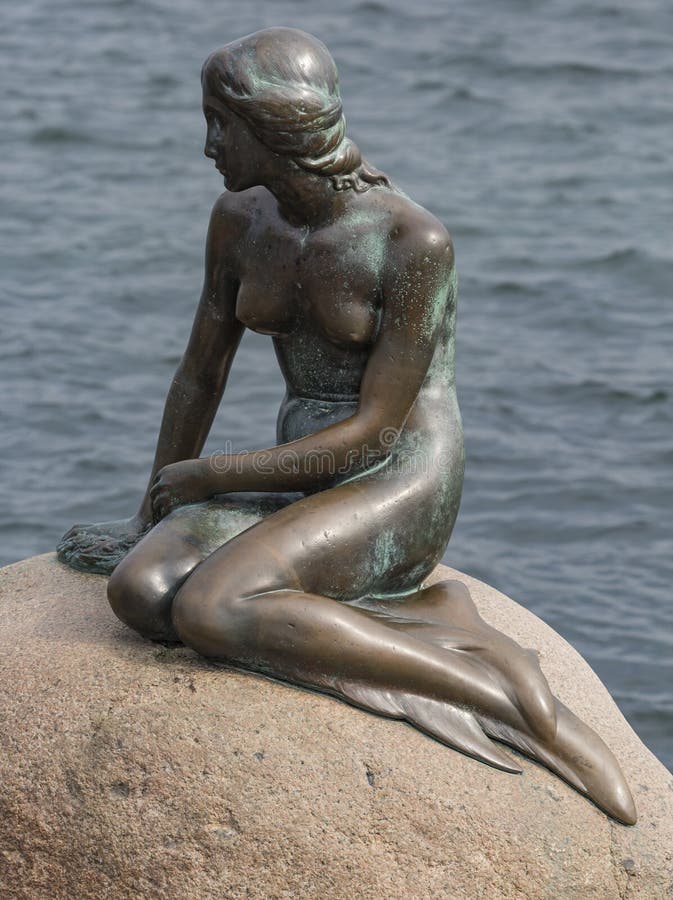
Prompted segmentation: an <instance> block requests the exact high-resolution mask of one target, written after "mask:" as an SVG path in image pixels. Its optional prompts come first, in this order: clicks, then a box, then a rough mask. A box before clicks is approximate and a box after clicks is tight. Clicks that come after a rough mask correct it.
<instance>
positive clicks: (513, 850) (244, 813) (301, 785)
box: [0, 554, 673, 900]
mask: <svg viewBox="0 0 673 900" xmlns="http://www.w3.org/2000/svg"><path fill="white" fill-rule="evenodd" d="M436 574H437V577H444V578H446V577H456V578H459V579H461V580H463V581H464V582H465V583H466V584H467V585H468V587H469V588H470V590H471V591H472V593H473V596H474V598H475V601H476V603H477V605H478V607H479V609H480V611H481V613H482V615H483V616H484V618H485V619H487V620H488V621H489V622H491V623H492V624H493V625H495V626H496V627H498V628H500V629H502V630H503V631H505V632H507V633H508V634H510V635H511V636H512V637H514V638H515V639H516V640H518V641H520V642H521V643H522V644H525V645H526V646H531V647H536V648H537V649H538V650H539V651H540V653H541V660H542V667H543V669H544V671H545V673H546V674H547V676H548V678H549V681H550V683H551V685H552V688H553V689H554V691H555V692H556V693H557V695H558V696H559V697H560V699H561V700H563V701H564V702H565V703H566V704H567V705H568V706H569V707H570V708H571V709H572V710H573V711H575V712H576V713H577V714H579V715H580V716H581V717H582V718H583V719H584V720H585V721H586V722H588V723H589V724H590V725H592V726H593V727H594V728H595V729H596V730H597V731H598V732H599V733H600V734H601V735H602V737H603V738H604V739H605V741H606V742H607V743H608V745H609V746H610V747H611V749H612V750H613V752H614V753H615V754H616V756H617V757H618V759H619V760H620V762H621V763H622V766H623V769H624V772H625V774H626V776H627V778H628V780H629V782H630V785H631V788H632V790H633V793H634V797H635V801H636V804H637V807H638V813H639V821H638V824H637V825H636V826H635V827H632V828H629V827H625V826H623V825H618V824H616V823H614V822H612V821H610V820H609V819H608V818H607V817H606V816H605V815H604V814H603V813H601V812H600V811H599V810H598V809H596V808H595V807H594V806H593V805H592V804H591V803H590V802H589V801H588V800H586V799H585V798H584V797H582V796H580V795H579V794H577V793H576V792H575V791H573V790H572V789H571V788H569V787H568V786H566V784H564V783H563V782H562V781H560V780H559V779H558V778H556V777H554V776H553V775H552V774H551V773H550V772H548V771H547V770H545V769H543V768H541V767H539V766H536V765H535V764H533V763H531V762H528V761H524V762H523V769H524V772H523V774H522V775H508V774H504V773H503V772H500V771H496V770H494V769H490V768H488V767H486V766H484V765H482V764H480V763H478V762H475V761H474V760H472V759H469V758H467V757H465V756H462V755H460V754H459V753H456V752H454V751H452V750H449V749H447V748H446V747H444V746H442V745H440V744H439V743H437V742H435V741H433V740H432V739H430V738H428V737H425V736H424V735H423V734H420V733H419V732H417V731H415V730H413V729H412V728H410V727H408V726H406V725H404V724H402V723H400V722H396V721H391V720H387V719H383V718H378V717H376V716H373V715H370V714H368V713H366V712H362V711H360V710H358V709H354V708H352V707H349V706H347V705H346V704H344V703H340V702H339V701H337V700H334V699H332V698H330V697H326V696H321V695H318V694H312V693H309V692H307V691H302V690H299V689H295V688H292V687H288V686H286V685H283V684H279V683H276V682H274V681H271V680H268V679H265V678H262V677H258V676H254V675H250V674H246V673H241V672H237V671H234V670H231V669H228V668H226V667H224V666H216V665H212V664H209V663H207V662H205V661H204V660H203V659H201V658H199V657H198V656H196V654H194V653H192V652H191V651H189V650H187V649H185V648H182V647H179V648H175V649H167V648H165V647H162V646H159V645H157V644H152V643H150V642H147V641H144V640H142V639H141V638H139V637H138V636H137V635H135V634H134V633H133V632H131V631H129V630H128V629H127V628H125V627H124V626H123V625H121V624H120V623H119V622H118V621H117V620H116V619H115V617H114V615H113V614H112V612H111V611H110V609H109V608H108V605H107V602H106V599H105V579H104V578H103V577H101V576H95V575H81V574H78V573H75V572H73V571H70V570H69V569H66V568H65V567H63V566H61V565H60V564H59V563H57V562H56V561H55V559H54V557H53V555H52V554H47V555H45V556H40V557H35V558H34V559H29V560H25V561H24V562H20V563H17V564H15V565H13V566H9V567H7V568H5V569H2V570H0V621H1V622H2V625H1V627H0V667H1V677H0V896H1V897H3V898H30V900H36V898H49V900H60V898H63V900H66V898H67V900H80V898H96V900H99V898H126V897H128V898H131V897H133V898H192V897H193V898H199V900H201V898H211V897H212V898H218V900H219V898H239V897H240V898H244V897H245V898H265V900H266V898H284V897H292V898H315V897H321V898H322V897H329V898H377V900H378V898H403V897H404V898H425V897H432V898H437V897H447V898H461V897H466V898H476V897H488V898H500V897H505V898H509V897H512V898H515V897H516V898H538V897H549V898H566V897H567V898H578V897H592V898H602V897H605V898H618V897H620V898H621V897H646V898H648V900H650V898H657V897H662V898H663V897H669V898H670V897H671V896H672V895H673V821H672V820H673V776H672V775H671V774H670V773H669V772H668V771H667V770H666V769H665V768H664V767H663V766H662V765H661V764H660V763H659V762H658V761H657V760H656V759H655V758H654V757H653V756H652V754H651V753H650V752H649V751H648V750H647V749H646V748H645V747H644V746H643V744H642V743H641V742H640V741H639V739H638V738H637V737H636V735H635V734H634V732H633V731H632V730H631V728H630V727H629V726H628V725H627V723H626V722H625V720H624V718H623V717H622V716H621V714H620V713H619V711H618V709H617V708H616V706H615V704H614V703H613V701H612V700H611V698H610V696H609V695H608V693H607V691H606V690H605V688H604V687H603V685H602V684H601V683H600V681H599V680H598V678H597V677H596V675H595V674H594V673H593V672H592V671H591V669H590V668H589V667H588V666H587V664H586V663H585V662H584V661H583V660H582V658H581V657H580V656H579V655H578V654H577V653H576V652H575V651H574V650H573V649H572V648H571V647H570V646H569V645H568V644H567V643H565V641H563V640H562V639H561V638H560V637H559V636H558V635H557V634H555V633H554V632H553V631H552V630H551V629H550V628H548V627H547V626H546V625H545V624H544V623H543V622H541V621H540V620H539V619H537V618H536V617H535V616H533V615H532V614H531V613H529V612H527V611H526V610H525V609H523V608H521V607H520V606H518V605H517V604H516V603H514V602H513V601H512V600H510V599H508V598H507V597H505V596H503V595H502V594H499V593H498V592H497V591H495V590H493V589H492V588H489V587H487V586H486V585H484V584H481V583H480V582H478V581H475V580H474V579H472V578H468V577H467V576H465V575H461V574H460V573H458V572H454V571H452V570H447V569H444V568H440V569H438V570H437V573H436Z"/></svg>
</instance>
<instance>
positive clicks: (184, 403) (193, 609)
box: [58, 28, 636, 823]
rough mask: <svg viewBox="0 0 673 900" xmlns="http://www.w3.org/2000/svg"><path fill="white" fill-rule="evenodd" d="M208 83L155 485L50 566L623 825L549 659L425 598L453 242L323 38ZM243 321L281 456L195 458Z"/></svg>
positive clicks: (437, 536) (246, 47)
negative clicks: (351, 128) (256, 354)
mask: <svg viewBox="0 0 673 900" xmlns="http://www.w3.org/2000/svg"><path fill="white" fill-rule="evenodd" d="M202 85H203V111H204V114H205V117H206V121H207V138H206V146H205V154H206V156H207V157H209V158H210V159H212V160H214V162H215V166H216V168H217V169H218V171H219V172H220V173H221V174H222V175H223V176H224V182H225V186H226V188H227V190H226V191H225V192H224V193H223V194H222V195H221V196H220V197H219V198H218V200H217V201H216V203H215V206H214V208H213V211H212V215H211V220H210V228H209V232H208V238H207V247H206V267H205V268H206V271H205V281H204V286H203V292H202V295H201V300H200V302H199V306H198V309H197V312H196V318H195V320H194V326H193V329H192V334H191V337H190V339H189V343H188V346H187V349H186V351H185V354H184V357H183V359H182V361H181V363H180V365H179V367H178V370H177V372H176V375H175V378H174V380H173V384H172V385H171V388H170V391H169V394H168V398H167V400H166V406H165V412H164V417H163V422H162V425H161V431H160V434H159V440H158V446H157V451H156V458H155V461H154V467H153V470H152V475H151V477H150V484H149V487H148V491H147V493H146V496H145V498H144V499H143V502H142V504H141V506H140V509H139V511H138V513H137V514H136V515H135V516H134V517H133V518H132V519H130V520H128V521H124V522H113V523H103V524H98V525H89V526H75V527H74V528H72V529H71V530H70V531H69V532H68V533H67V534H66V535H65V537H64V538H63V539H62V541H61V543H60V545H59V548H58V552H59V557H60V559H62V560H63V561H64V562H67V563H68V564H69V565H71V566H74V567H75V568H79V569H84V570H86V571H92V572H105V573H108V572H112V573H113V574H112V576H111V578H110V582H109V586H108V596H109V600H110V603H111V605H112V608H113V610H114V611H115V613H116V614H117V616H119V618H120V619H122V620H123V621H124V622H126V623H127V624H128V625H129V626H131V627H132V628H134V629H136V630H137V631H138V632H140V633H141V634H143V635H145V636H146V637H148V638H151V639H154V640H163V641H183V642H184V643H185V644H188V645H189V646H191V647H193V648H195V649H196V650H197V651H198V652H200V653H202V654H203V655H205V656H208V657H211V658H214V659H222V660H227V661H229V662H232V663H234V664H236V665H239V666H241V667H244V668H248V669H253V670H255V671H259V672H263V673H266V674H268V675H272V676H275V677H277V678H281V679H284V680H287V681H291V682H293V683H295V684H299V685H304V686H307V687H310V688H313V689H316V690H320V691H326V692H329V693H332V694H336V695H337V696H339V697H341V698H343V699H345V700H348V701H349V702H351V703H354V704H357V705H358V706H361V707H364V708H366V709H369V710H373V711H374V712H378V713H381V714H383V715H386V716H391V717H395V718H399V719H405V720H407V721H408V722H411V723H412V724H414V725H415V726H416V727H418V728H420V729H422V730H424V731H426V732H428V733H429V734H431V735H433V736H435V737H437V738H438V739H439V740H441V741H444V742H445V743H446V744H448V745H450V746H452V747H456V748H457V749H459V750H462V751H463V752H465V753H468V754H470V755H472V756H474V757H476V758H477V759H480V760H482V761H483V762H486V763H489V764H490V765H493V766H497V767H499V768H501V769H504V770H506V771H509V772H518V771H520V769H519V765H518V762H517V761H516V760H515V759H514V758H513V757H511V756H510V755H508V754H507V753H505V752H504V750H503V749H502V748H501V746H500V744H497V743H494V742H493V741H492V740H490V738H495V739H496V740H497V741H499V742H504V743H506V744H510V745H511V746H512V747H515V748H517V749H518V750H520V751H522V752H523V753H525V754H526V755H528V756H530V757H532V758H533V759H536V760H538V761H539V762H541V763H543V764H544V765H546V766H547V767H548V768H549V769H551V770H552V771H554V772H556V773H557V774H558V775H560V776H561V777H562V778H564V779H565V780H566V781H568V782H569V783H570V784H572V785H573V786H575V787H576V788H577V789H578V790H580V791H583V792H584V793H586V794H587V795H588V796H589V797H590V798H591V799H592V800H593V801H594V802H595V803H597V804H598V805H599V806H600V807H601V808H602V809H603V810H605V812H607V813H608V814H609V815H611V816H613V817H614V818H616V819H618V820H620V821H622V822H625V823H633V822H634V821H635V818H636V813H635V808H634V805H633V801H632V799H631V795H630V792H629V789H628V786H627V785H626V782H625V780H624V777H623V775H622V773H621V771H620V769H619V766H618V764H617V762H616V760H615V759H614V757H613V756H612V754H611V753H610V751H609V750H608V749H607V747H606V746H605V744H604V743H603V742H602V741H601V739H600V738H599V737H598V735H596V734H595V733H594V732H593V731H591V730H590V729H589V728H588V727H587V726H585V725H584V724H583V723H582V722H580V721H579V720H578V719H577V718H576V717H575V716H574V715H573V714H572V713H571V712H570V711H569V710H568V709H567V708H566V707H564V706H563V705H562V704H561V703H560V702H559V701H558V700H557V699H555V698H554V697H553V696H552V694H551V692H550V690H549V687H548V685H547V682H546V680H545V678H544V676H543V674H542V672H541V670H540V667H539V665H538V661H537V657H536V654H535V653H534V652H532V651H530V650H524V649H522V648H521V647H520V646H519V645H518V644H516V643H514V642H513V641H512V640H510V639H509V638H507V637H505V636H504V635H503V634H501V633H499V632H497V631H496V630H495V629H493V628H491V627H490V626H488V625H487V624H486V623H485V622H484V621H483V619H481V618H480V616H479V615H478V613H477V610H476V607H475V606H474V603H473V601H472V599H471V597H470V595H469V593H468V592H467V590H466V589H465V588H464V587H463V586H462V585H460V584H459V583H457V582H443V583H441V584H436V585H433V586H431V587H424V586H423V582H424V579H425V578H426V577H427V576H428V575H429V574H430V572H431V571H432V570H433V568H434V567H435V565H436V563H437V562H438V561H439V559H440V557H441V555H442V553H443V551H444V549H445V547H446V545H447V542H448V540H449V537H450V535H451V531H452V528H453V525H454V522H455V519H456V515H457V512H458V506H459V502H460V494H461V488H462V483H463V435H462V428H461V421H460V414H459V410H458V404H457V401H456V392H455V382H454V366H453V347H454V330H455V316H456V278H455V267H454V259H453V248H452V245H451V240H450V237H449V235H448V233H447V232H446V230H445V228H444V226H443V225H442V224H441V223H440V222H438V221H437V219H435V218H434V217H433V216H432V215H431V214H430V213H428V212H427V211H426V210H424V209H422V208H421V207H419V206H418V205H417V204H415V203H414V202H412V201H411V200H410V199H409V198H408V197H406V196H405V195H404V194H403V193H401V192H400V191H399V190H397V189H396V188H395V187H394V186H393V185H392V184H391V183H390V181H389V179H388V178H387V176H385V175H384V174H383V173H381V172H379V171H377V170H376V169H374V168H373V167H371V166H370V165H369V164H367V163H366V162H365V161H364V160H363V159H362V158H361V156H360V151H359V150H358V148H357V147H356V146H355V144H353V143H352V141H350V140H349V139H348V138H347V137H346V134H345V120H344V117H343V113H342V106H341V99H340V95H339V88H338V76H337V71H336V67H335V65H334V62H333V60H332V58H331V56H330V55H329V52H328V51H327V49H326V48H325V46H324V45H323V44H322V43H321V42H320V41H318V40H317V39H316V38H314V37H311V36H310V35H308V34H305V33H304V32H301V31H297V30H294V29H289V28H270V29H266V30H264V31H260V32H257V33H255V34H252V35H249V36H247V37H245V38H242V39H241V40H238V41H235V42H233V43H231V44H227V45H226V46H225V47H223V48H221V49H220V50H216V51H215V52H214V53H212V54H211V56H209V57H208V59H207V60H206V62H205V64H204V66H203V70H202ZM246 327H248V328H251V329H253V330H254V331H257V332H260V333H262V334H268V335H271V336H272V338H273V343H274V347H275V350H276V354H277V356H278V361H279V364H280V368H281V371H282V373H283V376H284V378H285V382H286V385H287V392H286V395H285V399H284V401H283V403H282V406H281V409H280V413H279V416H278V446H276V447H273V448H270V449H268V450H262V451H255V452H251V453H238V454H219V455H217V456H214V457H210V458H203V459H200V458H199V454H200V453H201V451H202V448H203V445H204V442H205V439H206V437H207V435H208V431H209V429H210V426H211V423H212V421H213V417H214V415H215V411H216V409H217V407H218V404H219V402H220V399H221V397H222V393H223V391H224V387H225V383H226V380H227V374H228V372H229V369H230V366H231V364H232V361H233V359H234V355H235V353H236V349H237V346H238V344H239V341H240V339H241V335H242V333H243V330H244V328H246ZM131 548H132V549H131ZM129 550H130V552H129ZM113 570H114V571H113Z"/></svg>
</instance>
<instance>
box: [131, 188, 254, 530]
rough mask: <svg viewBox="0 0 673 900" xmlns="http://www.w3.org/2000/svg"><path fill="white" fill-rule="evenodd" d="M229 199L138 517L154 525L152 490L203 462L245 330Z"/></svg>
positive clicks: (211, 243) (221, 203)
mask: <svg viewBox="0 0 673 900" xmlns="http://www.w3.org/2000/svg"><path fill="white" fill-rule="evenodd" d="M226 198H227V195H226V194H225V195H222V197H220V199H219V200H218V201H217V203H216V204H215V206H214V207H213V212H212V214H211V217H210V225H209V227H208V237H207V240H206V261H205V277H204V283H203V290H202V292H201V299H200V301H199V305H198V308H197V310H196V316H195V318H194V324H193V326H192V333H191V335H190V338H189V343H188V344H187V349H186V350H185V353H184V355H183V357H182V359H181V361H180V364H179V365H178V368H177V371H176V373H175V375H174V377H173V381H172V383H171V386H170V389H169V391H168V396H167V397H166V403H165V406H164V414H163V418H162V422H161V428H160V430H159V438H158V441H157V448H156V453H155V456H154V463H153V465H152V471H151V473H150V478H149V481H148V488H147V490H146V492H145V496H144V497H143V500H142V503H141V505H140V509H139V510H138V516H139V517H140V518H141V519H142V520H143V521H144V522H145V523H150V522H151V521H152V507H151V502H150V497H149V486H150V485H151V484H152V481H153V480H154V476H155V475H156V473H157V472H158V471H159V469H161V468H162V467H163V466H166V465H168V464H169V463H174V462H180V461H181V460H184V459H194V458H195V457H198V456H199V455H200V453H201V450H202V449H203V445H204V443H205V441H206V438H207V437H208V433H209V431H210V428H211V425H212V423H213V419H214V417H215V413H216V412H217V408H218V406H219V403H220V400H221V398H222V394H223V392H224V388H225V385H226V382H227V376H228V374H229V370H230V369H231V364H232V362H233V359H234V356H235V354H236V349H237V347H238V345H239V343H240V340H241V336H242V334H243V329H244V326H243V325H242V324H241V323H240V322H239V321H238V319H237V318H236V293H237V290H238V281H237V279H236V277H235V274H234V268H235V266H234V265H233V260H234V257H235V255H236V254H235V244H236V240H237V238H238V236H239V234H240V232H238V233H232V232H237V231H238V228H239V226H238V224H237V223H236V221H235V219H234V218H233V217H232V216H231V214H230V213H229V212H228V210H227V209H226V205H225V204H226Z"/></svg>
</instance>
